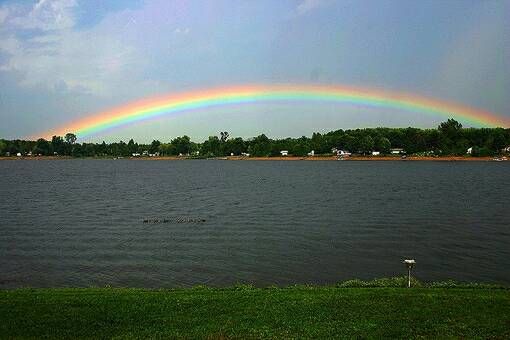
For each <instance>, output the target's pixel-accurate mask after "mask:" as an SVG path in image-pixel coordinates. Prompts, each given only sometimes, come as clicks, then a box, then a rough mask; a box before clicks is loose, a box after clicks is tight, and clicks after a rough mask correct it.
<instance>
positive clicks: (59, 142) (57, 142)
mask: <svg viewBox="0 0 510 340" xmlns="http://www.w3.org/2000/svg"><path fill="white" fill-rule="evenodd" d="M51 149H52V150H53V152H56V153H57V154H59V155H63V154H64V138H62V137H61V136H53V137H51Z"/></svg>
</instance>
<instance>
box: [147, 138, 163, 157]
mask: <svg viewBox="0 0 510 340" xmlns="http://www.w3.org/2000/svg"><path fill="white" fill-rule="evenodd" d="M160 145H161V142H160V141H159V140H153V141H152V143H151V146H150V147H149V153H152V154H154V153H156V152H158V150H159V146H160Z"/></svg>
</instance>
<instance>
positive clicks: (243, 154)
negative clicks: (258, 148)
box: [241, 152, 250, 157]
mask: <svg viewBox="0 0 510 340" xmlns="http://www.w3.org/2000/svg"><path fill="white" fill-rule="evenodd" d="M241 156H243V157H250V154H249V153H247V152H241Z"/></svg>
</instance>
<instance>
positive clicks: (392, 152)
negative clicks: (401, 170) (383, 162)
mask: <svg viewBox="0 0 510 340" xmlns="http://www.w3.org/2000/svg"><path fill="white" fill-rule="evenodd" d="M390 153H391V154H392V155H400V154H403V153H406V152H405V150H404V149H401V148H395V149H390Z"/></svg>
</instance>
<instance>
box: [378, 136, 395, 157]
mask: <svg viewBox="0 0 510 340" xmlns="http://www.w3.org/2000/svg"><path fill="white" fill-rule="evenodd" d="M374 148H375V150H377V151H379V152H381V153H383V154H388V153H390V149H391V142H390V140H389V139H388V138H386V137H378V138H377V139H376V140H375V145H374Z"/></svg>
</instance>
